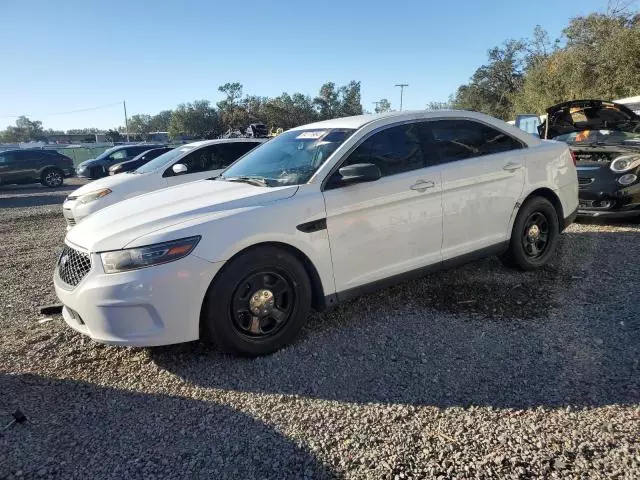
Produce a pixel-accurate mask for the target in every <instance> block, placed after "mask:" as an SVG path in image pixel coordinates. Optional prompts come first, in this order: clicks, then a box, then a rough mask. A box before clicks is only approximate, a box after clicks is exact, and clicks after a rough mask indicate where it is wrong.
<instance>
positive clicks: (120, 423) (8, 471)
mask: <svg viewBox="0 0 640 480" xmlns="http://www.w3.org/2000/svg"><path fill="white" fill-rule="evenodd" d="M17 407H18V408H20V409H21V411H23V412H24V414H25V415H26V416H27V419H28V420H27V421H26V422H25V423H22V424H14V425H13V426H12V427H10V428H9V429H7V430H6V431H4V432H2V433H1V434H0V478H12V477H11V476H10V475H14V476H15V474H16V473H17V472H18V471H22V476H24V477H27V478H35V477H36V476H37V477H56V478H165V477H167V476H171V477H172V478H173V477H175V478H178V477H181V478H301V477H302V475H303V474H306V475H307V476H308V477H313V478H329V477H331V476H332V475H331V474H330V472H329V470H328V469H327V468H326V467H325V466H323V465H322V464H320V463H319V462H318V460H316V459H315V457H314V456H313V455H312V454H311V453H310V452H308V451H306V450H304V449H302V448H300V447H298V446H296V445H295V444H294V443H293V442H292V441H291V440H289V439H287V438H286V437H285V436H284V435H282V434H281V433H279V432H277V431H276V430H274V429H273V428H271V427H269V426H267V425H265V424H264V423H262V422H261V421H259V420H256V419H255V418H252V417H251V416H249V415H246V414H244V413H240V412H238V411H235V410H233V409H231V408H229V407H227V406H224V405H220V404H217V403H211V402H203V401H196V400H192V399H185V398H180V397H174V396H169V395H158V394H146V393H139V392H129V391H125V390H118V389H113V388H106V387H101V386H98V385H94V384H90V383H85V382H79V381H70V380H54V379H49V378H44V377H41V376H37V375H8V374H6V373H0V424H2V426H4V425H5V424H6V423H8V422H9V420H10V419H11V417H10V413H11V411H13V409H15V408H17Z"/></svg>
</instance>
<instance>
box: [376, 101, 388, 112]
mask: <svg viewBox="0 0 640 480" xmlns="http://www.w3.org/2000/svg"><path fill="white" fill-rule="evenodd" d="M390 111H391V102H389V100H387V99H386V98H381V99H380V100H379V101H377V102H376V108H375V112H376V113H385V112H390Z"/></svg>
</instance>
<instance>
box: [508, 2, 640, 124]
mask: <svg viewBox="0 0 640 480" xmlns="http://www.w3.org/2000/svg"><path fill="white" fill-rule="evenodd" d="M612 11H615V12H617V11H618V10H616V9H613V10H612ZM558 43H560V44H562V45H563V46H562V47H559V46H557V45H556V48H553V49H552V50H551V51H550V52H549V53H547V54H546V55H544V54H543V55H538V57H537V60H536V61H535V62H531V63H530V65H529V67H528V69H527V71H526V76H525V78H524V82H523V85H522V88H521V90H520V92H519V93H518V94H517V95H516V96H515V109H516V111H517V112H531V113H543V112H544V111H545V109H546V108H547V107H549V106H551V105H554V104H556V103H559V102H563V101H566V100H573V99H579V98H603V99H608V100H612V99H615V98H620V97H626V96H631V95H634V94H636V93H637V92H638V91H639V90H640V64H639V63H638V58H640V16H638V15H636V16H633V15H632V14H626V13H615V14H612V13H609V14H600V13H594V14H591V15H587V16H584V17H577V18H574V19H572V20H571V21H570V22H569V25H568V26H567V28H565V29H564V31H563V37H562V39H561V41H560V42H556V44H558Z"/></svg>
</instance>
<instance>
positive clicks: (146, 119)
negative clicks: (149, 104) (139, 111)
mask: <svg viewBox="0 0 640 480" xmlns="http://www.w3.org/2000/svg"><path fill="white" fill-rule="evenodd" d="M151 131H153V128H152V126H151V115H133V116H132V117H131V118H130V119H129V133H133V134H136V135H138V136H139V137H140V138H141V139H142V140H147V139H148V138H149V132H151Z"/></svg>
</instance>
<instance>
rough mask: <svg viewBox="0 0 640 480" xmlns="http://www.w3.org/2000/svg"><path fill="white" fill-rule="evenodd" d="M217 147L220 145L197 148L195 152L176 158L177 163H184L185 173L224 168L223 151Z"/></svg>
mask: <svg viewBox="0 0 640 480" xmlns="http://www.w3.org/2000/svg"><path fill="white" fill-rule="evenodd" d="M218 147H220V145H210V146H208V147H202V148H199V149H198V150H196V151H195V152H193V153H190V154H189V155H187V156H186V157H184V158H182V159H181V160H178V162H177V163H181V164H183V165H185V166H186V167H187V173H196V172H205V171H207V170H218V169H221V168H224V166H225V165H228V163H225V162H226V160H225V157H224V155H223V153H224V152H222V151H221V150H220V149H219V148H218ZM170 171H171V170H170Z"/></svg>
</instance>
